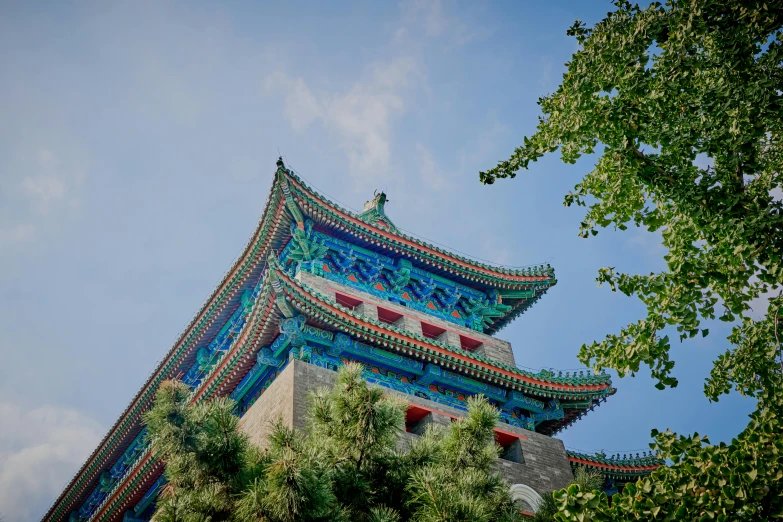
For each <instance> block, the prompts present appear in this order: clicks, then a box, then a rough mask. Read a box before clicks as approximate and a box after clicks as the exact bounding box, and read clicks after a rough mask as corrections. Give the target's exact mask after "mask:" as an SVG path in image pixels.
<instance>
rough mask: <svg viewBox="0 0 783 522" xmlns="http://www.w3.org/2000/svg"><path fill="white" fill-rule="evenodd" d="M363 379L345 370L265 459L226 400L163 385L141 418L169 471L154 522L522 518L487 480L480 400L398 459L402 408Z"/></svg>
mask: <svg viewBox="0 0 783 522" xmlns="http://www.w3.org/2000/svg"><path fill="white" fill-rule="evenodd" d="M362 372H363V367H362V366H361V365H359V364H347V365H345V366H344V367H342V368H341V369H340V371H339V372H338V374H337V381H336V383H335V385H334V387H333V388H331V389H328V390H326V389H325V390H319V391H317V392H315V393H314V394H312V397H311V399H312V404H311V408H310V415H309V419H308V425H307V428H306V429H305V430H304V431H299V430H296V429H293V428H289V427H287V426H285V425H284V424H283V423H282V422H279V421H278V422H276V423H275V424H274V426H273V429H272V433H271V435H270V438H269V444H268V448H266V449H265V450H260V449H258V448H256V447H254V446H253V445H251V444H250V443H249V442H248V439H247V437H246V436H245V435H244V434H242V433H241V432H239V431H238V420H239V419H238V418H237V417H236V416H235V415H234V414H233V411H234V407H235V404H234V403H233V402H232V401H230V400H227V399H216V400H214V401H211V402H208V403H201V404H196V405H193V404H191V402H190V389H189V388H188V387H187V386H186V385H184V384H182V383H180V382H174V381H169V382H166V383H164V385H163V386H161V388H160V390H159V391H158V393H157V395H156V398H155V403H154V406H153V408H152V409H151V410H150V411H149V412H148V413H147V414H146V415H145V417H144V420H145V423H146V425H147V429H148V433H149V435H148V436H149V440H150V441H151V443H152V451H153V453H154V455H155V456H156V457H157V458H159V459H161V460H163V461H165V462H166V478H167V480H168V485H167V486H166V489H165V491H164V492H163V493H162V494H161V496H160V498H159V500H158V503H157V506H156V507H157V511H156V514H155V520H156V522H207V521H211V522H217V521H223V520H230V521H234V522H293V521H313V522H320V521H323V522H326V521H329V522H338V521H339V522H342V521H345V522H347V521H351V522H398V521H400V520H418V521H422V522H425V521H426V522H429V521H444V522H445V521H463V520H464V521H468V520H470V521H479V522H480V521H490V520H493V521H494V520H500V521H515V520H521V518H520V515H519V508H518V506H515V505H514V503H513V502H512V500H511V497H510V494H509V489H508V486H507V485H506V484H505V483H504V482H503V480H502V479H501V477H500V476H499V475H498V474H497V473H495V472H494V471H493V466H494V464H495V461H496V460H497V458H498V447H497V445H496V444H495V441H494V431H493V428H494V426H495V424H496V422H497V419H498V412H497V410H496V409H495V408H494V407H493V406H492V405H491V404H489V402H488V401H487V400H486V399H484V398H483V397H474V398H471V399H470V400H469V414H468V416H467V417H466V418H465V419H460V420H457V421H456V422H454V423H452V425H451V426H450V427H449V428H447V429H436V428H432V427H430V428H429V429H428V430H427V431H426V432H425V434H424V435H423V436H422V437H421V438H420V439H419V440H418V441H416V442H414V443H413V444H412V447H411V448H410V451H408V452H400V451H398V449H397V441H398V438H399V435H400V432H401V431H402V428H403V426H404V417H405V408H406V405H405V403H404V402H403V401H402V400H400V399H398V398H396V397H393V396H390V395H386V394H385V393H384V390H382V389H381V388H378V387H375V386H370V385H368V384H367V382H366V381H365V380H364V379H363V378H362Z"/></svg>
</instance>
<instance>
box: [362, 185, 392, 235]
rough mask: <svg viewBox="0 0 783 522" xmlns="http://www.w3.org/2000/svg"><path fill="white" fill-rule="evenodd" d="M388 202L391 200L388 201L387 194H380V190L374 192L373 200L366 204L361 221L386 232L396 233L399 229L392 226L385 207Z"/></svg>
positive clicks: (381, 192)
mask: <svg viewBox="0 0 783 522" xmlns="http://www.w3.org/2000/svg"><path fill="white" fill-rule="evenodd" d="M388 201H389V200H388V199H386V193H385V192H383V191H380V192H379V191H378V189H376V190H375V191H374V192H373V198H372V199H371V200H369V201H367V202H366V203H365V204H364V209H363V210H362V213H361V214H359V219H361V220H362V221H365V222H366V223H369V224H371V225H375V226H377V227H380V228H382V229H384V230H389V231H392V232H396V231H397V227H395V226H394V225H393V224H392V222H391V221H390V220H389V218H388V217H387V216H386V212H385V210H384V205H386V203H388Z"/></svg>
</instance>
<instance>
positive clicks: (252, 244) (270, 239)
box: [42, 182, 291, 522]
mask: <svg viewBox="0 0 783 522" xmlns="http://www.w3.org/2000/svg"><path fill="white" fill-rule="evenodd" d="M290 223H291V216H290V214H289V213H288V212H287V211H286V210H285V205H284V198H283V196H282V191H281V187H280V184H279V183H277V182H275V183H273V185H272V187H271V189H270V193H269V197H268V200H267V204H266V206H265V208H264V212H263V214H262V216H261V219H260V220H259V223H258V226H257V227H256V230H255V232H254V233H253V235H252V236H251V238H250V240H249V241H248V243H247V245H246V246H245V248H244V250H243V251H242V254H240V256H239V257H238V258H237V260H236V261H235V262H234V264H233V266H232V267H231V269H230V270H229V271H228V273H227V274H226V275H225V276H224V277H223V278H222V280H221V282H220V284H219V285H218V286H217V287H216V288H215V290H214V291H213V292H212V295H211V296H210V297H209V299H208V300H207V301H206V303H205V304H204V305H203V306H202V308H201V310H200V311H199V312H198V314H196V316H195V317H194V318H193V320H192V321H191V323H190V324H189V325H188V326H187V328H186V329H185V331H184V332H183V333H182V334H181V335H180V336H179V338H178V339H177V342H176V343H175V344H174V346H173V347H172V348H171V349H170V350H169V351H168V353H167V354H166V356H165V357H164V359H163V360H162V361H161V363H160V364H159V365H158V367H157V368H156V369H155V370H154V371H153V373H152V374H151V375H150V377H149V378H148V379H147V381H146V382H145V383H144V385H143V386H142V387H141V388H140V389H139V391H138V392H137V393H136V395H135V397H134V398H133V400H132V401H131V403H130V404H129V405H128V407H126V408H125V410H124V411H123V413H122V414H121V415H120V416H119V418H118V419H117V421H116V422H115V423H114V425H113V426H112V428H111V429H110V430H109V431H108V433H107V434H106V436H105V437H104V438H103V440H101V442H100V443H99V444H98V446H97V447H96V449H95V451H94V452H93V453H92V454H91V455H90V457H89V458H88V459H87V461H86V462H85V463H84V464H83V465H82V467H81V468H80V469H79V471H78V472H77V473H76V474H75V475H74V477H73V478H72V479H71V481H70V482H69V483H68V485H67V486H66V487H65V489H64V490H63V492H62V493H61V494H60V495H59V496H58V498H57V499H56V500H55V502H54V503H53V504H52V506H51V507H50V508H49V510H48V511H47V513H46V515H44V517H43V519H42V520H43V521H46V522H60V521H61V520H63V519H65V518H66V517H67V516H68V513H70V511H72V510H73V509H74V508H75V506H77V505H80V504H81V502H83V501H84V499H85V498H86V496H87V494H88V493H89V492H90V491H92V489H93V488H94V487H95V485H96V484H97V481H98V477H99V475H100V474H101V473H102V472H103V471H105V470H106V469H108V467H109V466H110V465H111V463H113V462H114V461H115V460H116V459H117V458H118V457H119V456H120V455H121V454H122V452H123V451H124V450H125V448H126V447H127V445H128V444H129V443H130V441H131V440H133V437H135V436H136V434H138V431H139V429H140V424H139V419H140V416H141V413H143V412H144V411H145V410H146V409H147V408H148V407H149V405H150V403H151V400H152V397H153V395H154V392H155V390H156V389H157V386H158V385H159V384H160V382H161V381H163V380H165V379H168V378H172V377H173V376H175V375H177V374H178V373H179V372H182V371H183V370H184V369H185V368H187V367H188V366H189V365H190V364H192V362H193V360H194V358H195V354H196V352H197V351H198V349H199V348H201V347H202V346H205V345H206V344H208V343H209V342H210V341H211V339H212V338H213V337H214V336H215V335H216V334H217V332H218V330H219V329H220V328H221V327H222V326H223V324H224V323H225V321H226V320H227V319H228V317H230V316H231V314H232V313H233V312H234V310H236V307H237V306H238V304H239V297H240V296H241V294H242V292H243V291H244V290H245V289H247V288H249V287H250V286H252V283H253V282H254V281H257V280H258V278H259V277H260V275H261V272H262V271H263V269H264V267H265V265H266V257H267V253H268V252H269V251H270V250H271V249H275V250H277V249H279V248H281V247H282V245H283V244H284V242H285V240H287V236H290V231H289V226H290Z"/></svg>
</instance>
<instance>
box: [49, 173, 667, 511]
mask: <svg viewBox="0 0 783 522" xmlns="http://www.w3.org/2000/svg"><path fill="white" fill-rule="evenodd" d="M385 203H386V195H385V194H383V193H379V194H376V195H375V197H374V198H373V199H372V200H370V201H368V202H367V203H366V204H365V206H364V210H363V211H362V212H361V213H353V212H350V211H348V210H346V209H344V208H341V207H340V206H338V205H336V204H335V203H334V202H332V201H329V200H327V199H326V198H324V197H323V196H322V195H320V194H318V193H317V192H315V191H314V190H312V189H311V188H310V187H308V186H307V185H306V184H305V183H304V182H303V181H302V180H301V179H300V178H299V177H298V176H296V175H295V174H294V173H293V172H292V171H291V170H290V169H288V168H286V166H285V165H284V164H283V161H282V160H278V162H277V170H276V172H275V178H274V182H273V184H272V188H271V191H270V193H269V197H268V200H267V204H266V208H265V209H264V212H263V215H262V217H261V220H260V222H259V224H258V227H257V228H256V230H255V233H254V234H253V236H252V237H251V238H250V241H249V242H248V244H247V246H246V247H245V249H244V251H243V253H242V254H241V255H240V256H239V258H238V260H237V261H236V262H235V264H234V266H232V267H231V269H230V270H229V272H228V273H227V274H226V275H225V277H224V278H223V280H222V281H221V282H220V284H219V285H218V286H217V288H216V289H215V291H214V292H213V294H212V295H211V296H210V297H209V299H208V300H207V302H206V303H205V304H204V306H203V307H202V308H201V310H200V311H199V312H198V314H196V316H195V318H194V319H193V321H192V322H191V323H190V325H188V327H187V328H186V329H185V331H184V332H183V333H182V335H181V336H180V338H179V339H178V340H177V342H176V343H175V344H174V346H173V347H172V348H171V350H169V352H168V354H167V355H166V356H165V357H164V358H163V360H162V361H161V363H160V364H159V365H158V367H157V368H156V369H155V371H154V372H153V373H152V375H151V376H150V377H149V379H148V380H147V382H146V383H144V385H143V386H142V387H141V389H140V390H139V392H138V393H137V394H136V396H135V397H134V398H133V400H132V401H131V403H130V404H129V405H128V407H127V408H126V409H125V411H124V412H123V413H122V414H121V415H120V417H119V419H118V420H117V422H116V423H115V424H114V426H112V428H111V429H110V430H109V432H108V433H107V434H106V436H105V437H104V439H103V440H102V441H101V442H100V444H99V445H98V447H97V448H96V449H95V451H94V452H93V453H92V455H90V457H89V458H88V459H87V461H86V462H85V463H84V465H83V466H82V468H81V469H80V470H79V471H78V473H77V474H76V475H75V476H74V478H73V479H72V480H71V481H70V483H69V484H68V485H67V486H66V487H65V489H64V490H63V492H62V493H61V494H60V496H59V497H58V498H57V500H56V501H55V502H54V504H53V505H52V506H51V508H50V509H49V511H48V512H47V513H46V515H45V516H44V518H43V521H45V522H66V521H68V522H114V521H119V520H123V521H124V522H141V521H147V520H150V518H151V517H152V515H153V513H154V509H155V499H156V498H157V495H158V493H159V492H160V490H161V488H162V486H163V485H164V484H165V478H164V475H163V470H164V464H163V463H162V462H159V461H157V460H156V459H155V458H154V457H153V456H152V454H151V453H150V450H149V447H148V445H147V441H146V438H145V429H144V427H143V426H142V424H141V415H142V413H143V412H145V411H146V410H147V409H148V408H149V407H150V406H151V404H152V400H153V397H154V395H155V392H156V390H157V389H158V386H159V385H160V384H161V382H163V381H165V380H167V379H181V380H182V381H183V382H185V383H186V384H187V385H189V386H190V387H191V388H192V390H193V392H192V400H193V402H199V401H208V400H210V399H212V398H215V397H219V396H229V397H231V398H232V399H233V400H234V401H236V404H237V410H236V411H237V414H238V415H240V416H241V417H242V420H241V423H240V426H241V429H242V430H243V431H244V432H245V433H247V434H248V436H249V437H250V439H251V441H253V442H254V443H257V444H260V445H263V444H264V441H265V437H266V435H267V433H268V430H269V424H270V421H272V420H274V419H276V418H282V419H283V420H284V421H286V422H288V423H289V424H290V425H292V426H298V427H301V426H303V423H304V418H305V415H306V398H307V394H308V392H309V391H311V390H313V389H314V388H318V387H322V386H325V385H329V384H330V383H331V382H332V380H333V379H334V376H335V374H336V372H335V370H336V369H337V368H339V367H340V366H341V365H343V364H345V363H346V362H348V361H359V362H361V363H362V364H363V365H364V368H365V372H364V373H365V377H366V379H367V381H369V382H371V383H374V384H376V385H379V386H383V387H385V388H387V389H388V390H389V393H394V394H399V395H401V396H403V397H404V398H405V400H406V401H407V402H408V404H409V408H408V413H407V416H406V426H405V432H404V433H403V434H402V435H401V437H402V440H401V441H400V442H401V447H403V448H404V447H405V442H406V440H410V438H411V437H417V436H418V434H420V433H421V432H422V430H423V428H424V426H426V425H427V424H428V423H439V424H447V423H449V422H450V421H451V419H453V418H456V417H460V416H462V415H464V414H465V412H466V398H467V397H469V396H471V395H475V394H483V395H484V396H485V397H487V399H489V400H490V401H491V402H492V403H493V404H494V405H495V406H496V407H497V408H498V410H499V411H500V421H501V422H500V424H499V425H498V427H497V429H496V435H497V436H496V439H497V442H498V444H499V445H500V446H501V448H502V453H501V456H502V458H501V459H499V463H500V467H501V469H500V471H501V472H502V473H503V475H504V477H505V478H506V480H507V481H508V483H509V485H510V487H511V491H512V494H513V495H514V497H515V498H517V499H519V500H520V502H521V503H522V507H523V508H524V509H526V510H528V511H533V510H535V507H536V504H537V502H538V500H540V495H543V494H547V493H548V492H550V491H553V490H556V489H559V488H562V487H563V486H565V485H566V484H568V482H569V481H570V480H571V479H572V478H573V474H572V469H575V468H576V467H580V466H584V467H590V468H593V469H598V470H600V471H601V472H602V473H603V474H604V477H605V479H606V481H607V482H606V488H607V491H609V492H613V491H616V490H617V488H618V487H621V486H622V484H623V483H624V482H627V481H628V480H632V479H634V478H635V477H637V476H640V475H644V474H648V473H650V472H651V471H652V470H653V469H655V468H656V467H658V466H660V465H661V464H662V462H661V461H660V460H658V459H655V458H653V457H648V456H643V457H638V456H637V458H633V457H631V458H619V457H610V458H607V457H606V456H605V455H603V454H599V455H594V456H588V455H582V454H579V453H573V452H567V451H566V450H565V448H564V446H563V443H562V441H560V440H559V439H557V438H554V437H553V435H555V434H557V433H558V432H559V431H560V430H563V429H564V428H566V427H567V426H569V425H570V424H572V423H573V422H575V421H576V420H577V419H579V418H581V417H582V416H584V415H585V414H586V413H587V412H589V411H591V410H592V409H593V408H594V407H596V406H598V405H599V404H601V403H602V402H603V401H605V400H606V398H607V397H608V396H610V395H612V394H613V393H614V392H615V389H614V388H613V387H612V383H611V381H610V378H609V376H608V375H607V374H603V373H602V374H598V375H594V374H592V373H590V372H574V373H566V374H563V373H562V372H558V373H554V372H551V371H546V370H542V371H540V372H532V371H526V370H522V369H519V368H517V366H516V364H515V360H514V355H513V353H512V350H511V346H510V344H509V343H507V342H506V341H503V340H501V339H499V338H497V337H495V336H494V335H495V334H496V333H497V332H498V331H499V330H500V329H501V328H503V327H504V326H506V325H507V324H509V323H510V322H511V321H513V320H514V319H515V318H516V317H518V316H519V315H520V314H522V313H523V312H524V311H525V310H526V309H527V308H528V307H529V306H531V305H532V304H533V303H535V302H536V301H537V300H538V299H540V298H541V296H543V295H544V294H545V293H546V292H547V291H548V290H549V288H551V287H552V286H554V285H555V283H556V282H557V281H556V279H555V275H554V270H553V269H552V268H550V267H549V266H539V267H535V268H525V269H518V270H512V269H507V268H501V267H496V266H490V265H486V264H483V263H479V262H477V261H475V260H472V259H468V258H465V257H462V256H459V255H456V254H454V253H451V252H448V251H446V250H444V249H441V248H438V247H436V246H433V245H431V244H428V243H426V242H423V241H421V240H419V239H416V238H413V237H410V236H409V235H406V234H404V233H403V232H401V231H400V230H399V229H397V228H396V227H395V226H394V224H393V223H392V221H391V220H390V219H389V218H388V216H387V215H386V212H385V209H384V206H385Z"/></svg>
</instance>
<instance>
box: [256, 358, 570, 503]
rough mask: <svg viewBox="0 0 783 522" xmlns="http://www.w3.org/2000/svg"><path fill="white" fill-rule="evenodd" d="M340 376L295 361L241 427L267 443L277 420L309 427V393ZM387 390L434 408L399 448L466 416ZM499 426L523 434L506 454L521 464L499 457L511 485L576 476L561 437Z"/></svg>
mask: <svg viewBox="0 0 783 522" xmlns="http://www.w3.org/2000/svg"><path fill="white" fill-rule="evenodd" d="M336 375H337V374H336V373H335V372H333V371H331V370H327V369H325V368H321V367H319V366H314V365H312V364H309V363H306V362H303V361H299V360H296V359H295V360H292V361H291V362H290V363H289V364H288V366H287V367H286V369H285V370H283V372H282V373H281V374H280V375H279V376H278V377H277V379H275V381H274V382H273V383H272V384H271V385H270V386H269V388H268V389H267V390H266V391H265V392H264V393H263V395H261V396H260V397H259V398H258V400H257V401H256V403H255V404H254V405H253V406H252V407H251V408H250V409H249V410H248V411H247V413H245V415H244V416H243V417H242V420H241V422H240V429H241V430H242V431H243V432H244V433H246V434H247V435H248V436H249V437H250V440H251V442H253V443H254V444H256V445H258V446H260V447H264V446H265V444H266V441H267V438H268V435H269V433H270V429H271V426H272V423H273V422H274V421H275V420H276V419H281V420H282V421H283V422H284V423H285V424H286V425H288V426H294V427H296V428H299V429H302V428H304V426H305V421H306V418H307V412H308V411H309V400H308V395H309V393H310V392H311V391H314V390H316V389H318V388H325V387H331V386H332V385H333V384H334V381H335V377H336ZM384 390H385V391H386V392H387V393H388V394H389V395H397V396H399V397H401V398H402V399H404V400H405V401H406V402H408V403H409V404H411V405H415V406H420V407H422V408H425V409H427V410H429V411H431V412H432V413H431V414H430V415H429V416H427V417H425V419H422V421H420V422H419V424H418V425H417V427H415V428H414V429H413V430H412V431H414V433H403V435H402V436H401V438H400V448H401V449H403V450H404V449H406V448H407V447H408V445H409V444H410V442H411V441H412V440H414V438H415V437H418V435H417V434H416V433H415V432H416V431H420V429H423V427H424V425H426V423H428V422H432V423H436V424H440V425H448V423H449V422H450V421H451V418H457V417H462V416H464V414H465V413H464V412H462V411H460V410H457V409H454V408H450V407H448V406H445V405H443V404H437V403H434V402H432V401H429V400H426V399H422V398H420V397H415V396H412V395H406V394H402V393H399V392H395V391H393V390H389V389H386V388H384ZM498 429H500V430H502V431H503V432H505V433H508V434H512V435H515V436H517V437H518V442H515V443H514V444H513V446H514V447H512V448H509V449H508V450H507V452H506V453H507V456H508V457H509V458H512V459H513V460H515V461H517V462H513V461H511V460H505V459H499V460H498V462H499V466H500V471H501V472H502V474H503V476H504V477H505V479H506V481H507V482H508V483H509V485H514V484H524V485H526V486H529V487H530V488H532V489H533V490H535V491H536V492H538V493H539V494H540V495H544V494H546V493H549V492H550V491H553V490H556V489H560V488H562V487H564V486H566V485H567V484H568V483H569V482H570V481H571V479H572V478H573V474H572V473H571V467H570V466H569V464H568V457H567V455H566V451H565V447H564V446H563V442H562V441H561V440H559V439H556V438H553V437H549V436H547V435H542V434H540V433H535V432H531V431H527V430H522V429H519V428H516V427H514V426H509V425H507V424H500V425H499V426H498Z"/></svg>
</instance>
